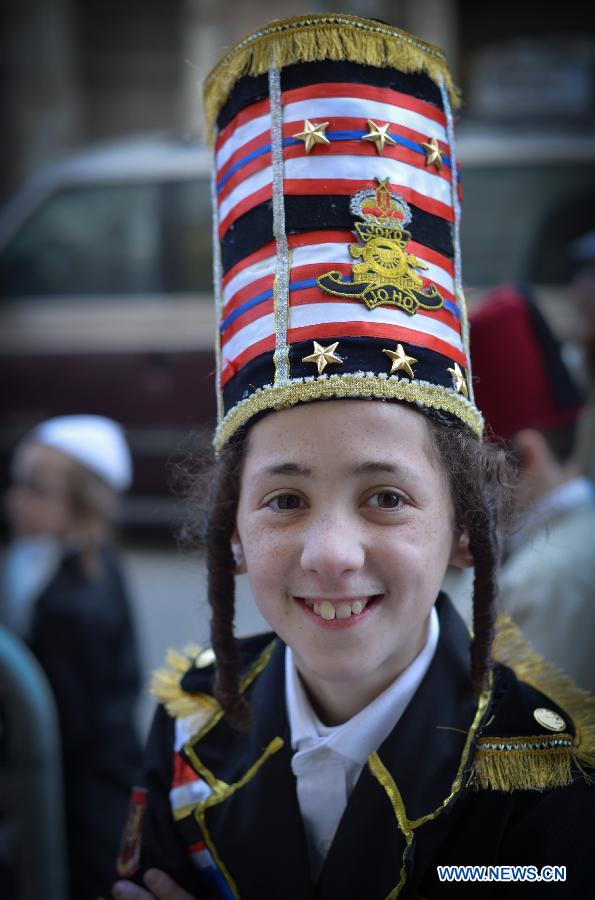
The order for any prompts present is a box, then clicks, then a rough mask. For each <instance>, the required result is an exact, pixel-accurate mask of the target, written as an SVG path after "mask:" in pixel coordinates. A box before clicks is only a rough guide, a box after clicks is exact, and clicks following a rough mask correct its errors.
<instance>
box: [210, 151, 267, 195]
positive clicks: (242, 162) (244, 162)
mask: <svg viewBox="0 0 595 900" xmlns="http://www.w3.org/2000/svg"><path fill="white" fill-rule="evenodd" d="M270 151H271V145H270V144H265V146H264V147H259V148H258V150H253V151H252V153H248V154H247V155H246V156H242V158H241V159H238V161H237V162H236V163H234V164H233V166H231V168H230V169H229V171H227V172H226V173H225V175H224V176H223V178H221V179H220V180H219V181H218V182H217V190H218V191H220V190H221V189H222V188H224V187H225V185H226V184H227V182H228V181H229V179H230V178H231V176H232V175H233V174H234V172H237V171H238V169H241V168H242V167H243V166H246V165H248V163H249V162H252V160H253V159H258V157H259V156H264V154H265V153H270Z"/></svg>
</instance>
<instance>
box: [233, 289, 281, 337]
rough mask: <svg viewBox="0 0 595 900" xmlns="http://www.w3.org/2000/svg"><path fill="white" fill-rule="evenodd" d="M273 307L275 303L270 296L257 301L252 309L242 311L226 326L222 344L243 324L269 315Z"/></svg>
mask: <svg viewBox="0 0 595 900" xmlns="http://www.w3.org/2000/svg"><path fill="white" fill-rule="evenodd" d="M274 309H275V305H274V303H273V300H272V298H271V299H270V300H263V301H262V303H258V304H257V305H256V306H253V307H252V309H248V310H246V312H245V313H242V315H241V316H238V318H237V319H234V321H233V322H232V323H231V325H228V326H227V328H226V329H225V331H224V333H223V336H222V346H223V347H225V345H226V343H227V342H228V341H229V340H230V339H231V338H232V337H233V336H234V334H237V333H238V331H241V330H242V328H244V326H245V325H249V324H250V322H255V321H256V320H257V319H261V318H262V317H263V316H267V315H269V314H270V313H272V312H273V311H274Z"/></svg>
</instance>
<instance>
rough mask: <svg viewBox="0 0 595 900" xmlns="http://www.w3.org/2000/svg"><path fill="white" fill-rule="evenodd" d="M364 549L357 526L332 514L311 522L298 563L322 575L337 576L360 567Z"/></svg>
mask: <svg viewBox="0 0 595 900" xmlns="http://www.w3.org/2000/svg"><path fill="white" fill-rule="evenodd" d="M364 559H365V550H364V546H363V544H362V541H361V535H360V534H359V532H358V530H357V529H354V528H350V527H349V526H348V525H347V524H346V523H345V522H344V521H343V522H341V523H339V522H337V521H336V519H334V518H330V517H329V518H325V519H324V520H323V521H316V522H312V523H311V525H310V527H309V528H308V529H307V531H306V534H305V536H304V543H303V548H302V555H301V566H302V568H303V569H304V571H306V572H314V573H316V574H317V575H321V576H323V577H325V578H339V577H340V576H342V575H345V574H347V573H349V572H354V571H357V570H358V569H361V567H362V566H363V564H364Z"/></svg>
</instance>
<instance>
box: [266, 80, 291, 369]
mask: <svg viewBox="0 0 595 900" xmlns="http://www.w3.org/2000/svg"><path fill="white" fill-rule="evenodd" d="M269 99H270V105H271V162H272V169H273V236H274V238H275V244H276V254H277V264H276V269H275V292H274V307H275V353H274V355H273V362H274V365H275V382H274V383H275V384H276V385H278V384H287V382H288V381H289V348H288V346H287V328H288V322H289V248H288V246H287V235H286V234H285V196H284V194H283V107H282V105H281V72H280V70H279V69H277V68H275V67H274V66H271V68H270V69H269Z"/></svg>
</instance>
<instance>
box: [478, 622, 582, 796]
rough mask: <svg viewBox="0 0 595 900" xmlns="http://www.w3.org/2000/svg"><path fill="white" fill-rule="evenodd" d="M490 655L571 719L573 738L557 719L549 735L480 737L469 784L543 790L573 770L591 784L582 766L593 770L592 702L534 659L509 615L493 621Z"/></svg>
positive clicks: (569, 780)
mask: <svg viewBox="0 0 595 900" xmlns="http://www.w3.org/2000/svg"><path fill="white" fill-rule="evenodd" d="M493 652H494V658H495V659H496V660H497V661H498V662H501V663H503V664H504V665H506V666H508V667H509V668H510V669H512V670H513V671H514V673H515V675H516V676H517V678H518V679H519V681H522V682H524V683H525V684H528V685H529V686H530V687H532V688H535V689H536V690H538V691H540V692H541V693H542V694H544V695H545V696H546V697H548V698H549V699H550V700H552V701H553V702H554V703H555V704H556V706H557V707H559V709H561V710H562V711H563V712H564V714H565V715H566V717H567V718H568V719H569V720H571V721H572V724H573V726H574V730H575V734H574V735H572V734H570V733H568V731H567V730H566V728H565V726H564V724H562V720H561V719H560V726H559V729H558V727H556V730H555V731H553V733H552V734H543V733H542V734H528V735H523V736H518V737H503V738H500V737H481V738H479V740H478V741H477V749H476V752H475V757H474V761H473V772H472V782H474V783H475V784H476V785H477V786H478V787H480V788H483V789H491V790H498V791H513V790H545V789H547V788H554V787H563V786H564V785H568V784H571V783H572V781H573V780H575V777H576V773H577V769H578V770H579V771H581V772H582V773H583V775H584V777H585V778H586V780H587V781H591V780H592V779H591V777H590V776H589V774H588V773H587V772H585V771H584V769H583V766H587V767H590V768H593V767H595V698H593V697H591V695H590V694H589V693H588V692H587V691H583V690H582V689H581V688H579V687H577V686H576V685H575V684H574V682H573V681H572V679H570V678H569V677H568V676H567V675H564V674H563V673H562V672H561V671H560V670H559V669H557V668H556V667H555V666H554V665H552V664H551V663H549V662H547V661H546V660H545V659H543V658H542V657H541V656H538V654H536V653H535V652H534V651H533V650H532V648H531V646H530V645H529V643H528V642H527V641H526V640H525V638H524V637H523V636H522V635H521V632H520V631H519V629H518V627H517V626H516V625H515V624H514V623H513V622H512V620H511V619H510V617H509V616H501V617H500V618H499V619H498V623H497V628H496V640H495V642H494V651H493ZM536 712H538V710H537V711H536ZM545 712H548V711H547V710H545ZM553 715H554V717H555V719H558V718H559V717H558V716H557V714H555V713H554V714H553Z"/></svg>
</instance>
